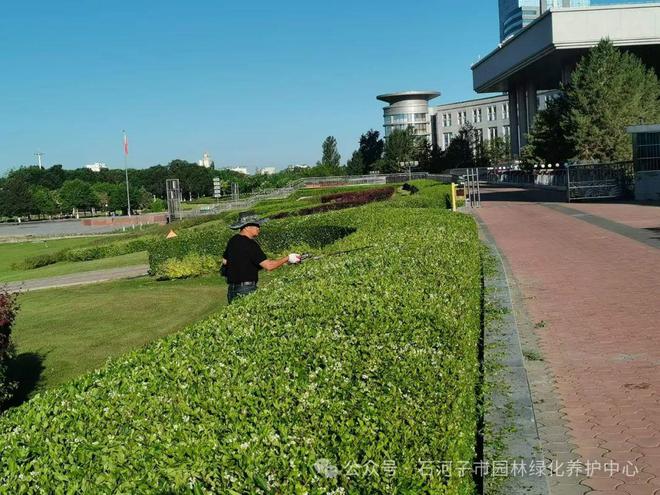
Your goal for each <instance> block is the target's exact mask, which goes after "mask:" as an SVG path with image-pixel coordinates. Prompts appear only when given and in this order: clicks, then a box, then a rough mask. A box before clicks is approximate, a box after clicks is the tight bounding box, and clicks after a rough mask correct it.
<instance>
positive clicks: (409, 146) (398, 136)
mask: <svg viewBox="0 0 660 495" xmlns="http://www.w3.org/2000/svg"><path fill="white" fill-rule="evenodd" d="M422 144H423V143H422V142H421V141H420V139H419V137H418V136H416V135H415V129H413V128H412V127H411V126H409V127H407V128H405V129H396V130H394V131H392V132H391V133H390V135H389V136H388V137H387V141H386V142H385V153H384V156H383V161H382V162H381V163H382V166H381V172H400V171H402V170H404V169H405V168H406V166H405V165H404V164H405V163H408V162H412V161H415V160H416V158H418V156H419V148H420V146H422Z"/></svg>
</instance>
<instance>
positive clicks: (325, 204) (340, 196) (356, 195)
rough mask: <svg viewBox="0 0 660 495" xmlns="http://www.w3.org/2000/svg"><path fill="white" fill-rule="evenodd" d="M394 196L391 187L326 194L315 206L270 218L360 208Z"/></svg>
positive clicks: (281, 213)
mask: <svg viewBox="0 0 660 495" xmlns="http://www.w3.org/2000/svg"><path fill="white" fill-rule="evenodd" d="M393 194H394V188H393V187H383V188H380V189H367V190H361V191H349V192H340V193H335V194H326V195H324V196H321V203H322V204H320V205H317V206H310V207H307V208H299V209H297V210H293V211H284V212H280V213H276V214H274V215H272V216H271V218H273V219H279V218H287V217H291V216H296V215H298V216H304V215H314V214H316V213H325V212H328V211H334V210H342V209H345V208H353V207H356V206H362V205H365V204H367V203H371V202H373V201H384V200H386V199H389V198H391V197H392V195H393Z"/></svg>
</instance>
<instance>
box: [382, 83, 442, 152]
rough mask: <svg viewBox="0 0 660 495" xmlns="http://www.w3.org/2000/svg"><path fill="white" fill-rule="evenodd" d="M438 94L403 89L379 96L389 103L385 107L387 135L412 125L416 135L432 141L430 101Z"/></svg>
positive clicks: (384, 115)
mask: <svg viewBox="0 0 660 495" xmlns="http://www.w3.org/2000/svg"><path fill="white" fill-rule="evenodd" d="M438 96H440V92H438V91H403V92H401V93H389V94H385V95H380V96H377V99H379V100H380V101H384V102H386V103H389V106H387V107H385V108H383V117H384V119H385V123H384V127H385V137H386V138H387V137H388V136H389V135H390V134H391V133H392V132H393V131H395V130H398V129H400V130H403V129H406V128H407V127H412V128H413V129H414V130H415V134H416V135H418V136H422V137H425V138H426V139H427V140H428V142H429V143H432V142H433V140H432V134H431V116H430V115H429V101H430V100H432V99H433V98H437V97H438Z"/></svg>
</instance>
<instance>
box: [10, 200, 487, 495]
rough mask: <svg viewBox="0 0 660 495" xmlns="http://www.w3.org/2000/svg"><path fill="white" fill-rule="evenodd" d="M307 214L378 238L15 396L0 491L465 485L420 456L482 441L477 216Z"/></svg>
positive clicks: (381, 211)
mask: <svg viewBox="0 0 660 495" xmlns="http://www.w3.org/2000/svg"><path fill="white" fill-rule="evenodd" d="M411 217H414V218H415V222H410V218H411ZM308 222H309V225H308V226H309V227H312V226H314V225H317V226H319V227H320V226H322V225H332V226H339V227H343V228H354V229H357V231H356V232H355V233H354V234H352V235H349V236H348V237H345V238H343V239H342V240H340V241H338V242H337V243H335V244H334V245H333V246H332V249H333V250H342V249H351V248H358V247H363V246H365V245H369V246H371V248H370V249H369V250H363V251H355V252H353V253H347V254H346V255H343V256H332V257H327V258H322V259H320V260H317V261H314V262H308V263H304V264H302V265H300V266H295V267H287V268H285V269H283V271H282V272H281V273H280V276H278V277H276V278H275V279H274V280H272V281H271V282H270V283H269V284H267V285H266V286H264V287H263V288H261V289H259V290H258V291H257V292H256V293H254V294H252V295H250V296H247V297H245V298H243V299H241V300H239V301H238V302H236V303H234V304H233V305H231V306H229V307H227V308H226V309H224V310H223V311H221V312H219V313H218V314H217V315H215V316H213V317H211V318H209V319H207V320H205V321H202V322H200V323H198V324H195V325H193V326H191V327H189V328H188V329H186V330H184V331H182V332H180V333H178V334H176V335H174V336H171V337H168V338H165V339H162V340H159V341H157V342H155V343H154V344H152V345H149V346H147V347H146V348H144V349H141V350H139V351H135V352H133V353H130V354H128V355H126V356H124V357H122V358H120V359H116V360H113V361H111V362H109V363H108V364H107V365H106V366H105V367H104V368H102V369H101V370H99V371H96V372H94V373H90V374H87V375H85V376H83V377H82V378H80V379H78V380H76V381H74V382H72V383H70V384H68V385H66V386H63V387H60V388H57V389H54V390H51V391H48V392H46V393H43V394H40V395H38V396H36V397H35V398H34V399H32V400H31V401H30V402H29V403H27V404H25V405H23V406H21V407H19V408H17V409H16V410H13V411H10V412H9V413H8V414H6V415H5V416H4V417H2V418H0V492H3V491H4V492H6V493H12V494H14V493H228V494H244V493H295V494H303V493H310V494H321V493H410V494H413V493H414V494H417V493H441V494H468V493H472V492H473V490H474V486H473V482H472V479H471V477H470V476H469V475H467V476H466V477H459V476H458V475H457V474H456V473H453V474H452V475H451V476H450V477H441V476H433V477H430V478H427V477H425V476H423V475H422V474H421V473H420V461H423V460H428V461H436V462H437V461H454V462H459V461H471V460H472V459H473V456H474V444H475V435H476V397H475V387H476V383H477V380H478V353H477V343H478V338H479V327H480V296H481V292H480V291H481V283H480V277H481V275H480V258H479V251H480V249H479V241H478V238H477V233H476V228H475V225H474V222H473V221H472V219H470V218H468V217H465V216H462V215H453V214H449V213H447V212H444V211H441V210H431V209H407V208H383V207H376V206H375V205H373V206H366V207H362V208H358V209H355V210H345V211H342V212H333V213H328V214H325V215H318V216H317V217H309V221H308ZM322 460H327V461H322ZM392 461H393V462H395V464H396V471H395V473H394V475H393V476H389V475H388V474H387V473H386V472H384V471H383V470H382V469H380V467H381V466H383V465H385V462H392ZM326 462H328V463H330V464H333V465H335V466H337V468H338V472H332V471H330V472H328V471H327V470H326V471H324V470H319V466H324V465H326ZM371 463H373V464H371ZM367 465H371V466H378V467H379V468H378V469H377V472H376V473H375V474H373V473H370V474H367V472H366V471H363V470H362V469H363V468H362V466H367ZM315 466H316V467H315ZM351 466H352V467H353V468H352V469H351V470H349V468H350V467H351ZM356 466H358V467H356ZM356 469H357V471H356ZM454 471H455V470H454ZM328 473H330V474H328ZM354 473H357V474H354Z"/></svg>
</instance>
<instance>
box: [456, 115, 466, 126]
mask: <svg viewBox="0 0 660 495" xmlns="http://www.w3.org/2000/svg"><path fill="white" fill-rule="evenodd" d="M465 124H467V112H465V111H463V112H458V125H459V126H464V125H465Z"/></svg>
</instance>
